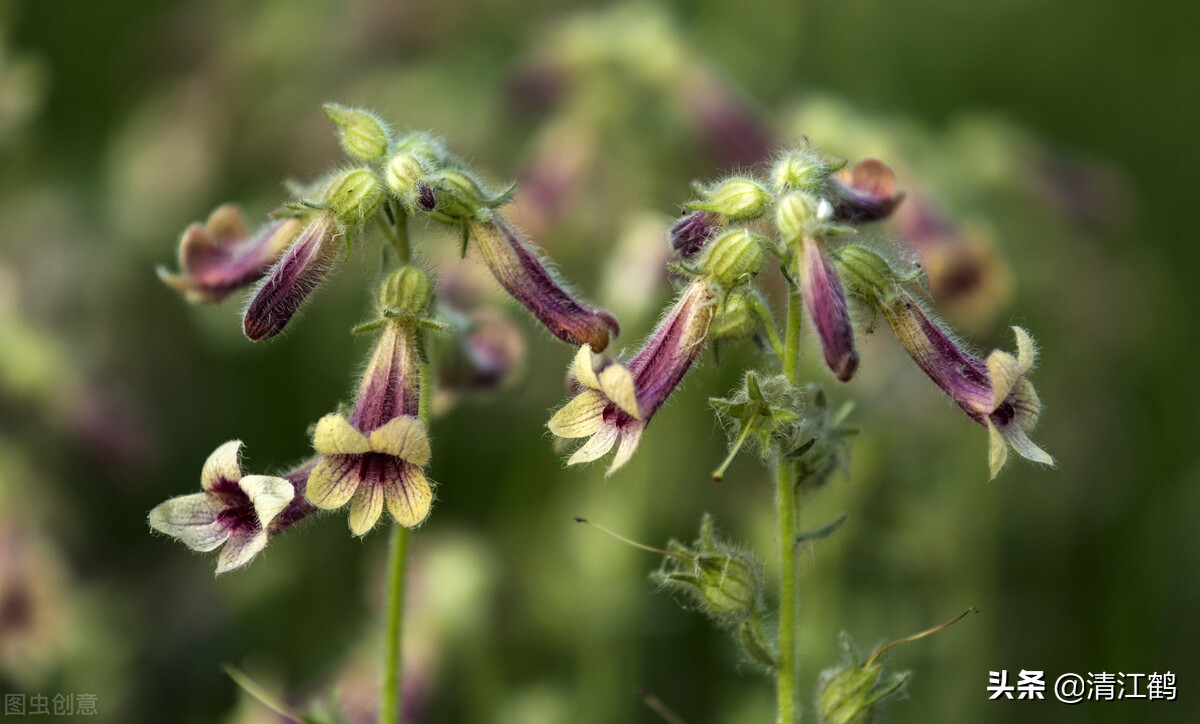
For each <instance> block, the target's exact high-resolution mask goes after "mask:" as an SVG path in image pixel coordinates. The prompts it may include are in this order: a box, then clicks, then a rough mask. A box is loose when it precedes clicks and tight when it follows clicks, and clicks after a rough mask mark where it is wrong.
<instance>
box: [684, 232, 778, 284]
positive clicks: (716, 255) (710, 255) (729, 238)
mask: <svg viewBox="0 0 1200 724" xmlns="http://www.w3.org/2000/svg"><path fill="white" fill-rule="evenodd" d="M764 243H766V240H765V239H763V238H762V237H761V236H759V235H757V234H754V233H752V232H750V231H747V230H746V229H732V230H730V231H727V232H725V233H724V234H722V235H721V236H719V237H717V238H716V239H715V240H714V241H712V242H710V243H709V246H708V250H707V251H706V252H705V253H704V256H703V257H702V258H701V259H700V263H699V265H698V266H699V269H700V271H701V273H702V274H704V275H706V276H708V277H709V278H711V279H712V280H713V281H715V282H716V283H717V284H719V285H721V286H722V287H725V288H726V289H729V288H732V287H736V286H739V285H741V284H745V283H747V282H748V281H750V279H752V278H753V277H754V276H756V275H757V274H758V272H759V270H760V269H762V263H763V244H764Z"/></svg>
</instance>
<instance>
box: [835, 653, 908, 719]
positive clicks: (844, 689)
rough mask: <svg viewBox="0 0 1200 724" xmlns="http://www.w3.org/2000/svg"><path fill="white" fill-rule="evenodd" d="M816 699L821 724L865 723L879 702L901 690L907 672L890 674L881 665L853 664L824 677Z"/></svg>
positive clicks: (906, 678) (905, 680) (906, 680)
mask: <svg viewBox="0 0 1200 724" xmlns="http://www.w3.org/2000/svg"><path fill="white" fill-rule="evenodd" d="M822 679H823V681H822V683H821V693H820V698H819V700H818V702H817V707H818V712H819V715H820V721H821V724H860V723H861V724H865V722H869V721H871V719H872V717H873V715H874V714H875V709H877V708H878V705H879V704H880V702H882V701H883V700H884V699H887V698H888V697H890V696H892V695H893V694H896V693H897V692H899V691H900V690H901V689H902V688H903V687H904V684H905V683H907V682H908V672H901V673H890V672H889V673H888V674H887V675H886V676H884V672H883V669H882V668H881V667H880V666H878V665H867V666H859V665H856V664H850V665H847V666H844V667H843V668H841V669H835V670H833V671H829V672H826V673H825V674H824V675H823V676H822Z"/></svg>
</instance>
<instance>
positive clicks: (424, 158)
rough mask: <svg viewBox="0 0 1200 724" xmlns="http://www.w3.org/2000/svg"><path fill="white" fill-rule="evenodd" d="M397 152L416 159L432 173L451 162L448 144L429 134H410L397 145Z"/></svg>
mask: <svg viewBox="0 0 1200 724" xmlns="http://www.w3.org/2000/svg"><path fill="white" fill-rule="evenodd" d="M396 151H398V152H400V153H407V154H409V155H410V156H413V157H415V158H416V159H417V160H418V161H420V162H421V165H422V166H424V167H425V168H427V169H429V170H431V171H435V170H437V169H440V168H442V167H443V166H445V165H446V163H447V162H448V161H449V160H450V152H449V151H448V150H446V144H444V143H442V141H441V139H439V138H435V137H433V136H431V135H429V134H428V133H410V134H408V135H407V136H405V137H404V138H401V139H400V140H399V141H398V142H397V143H396Z"/></svg>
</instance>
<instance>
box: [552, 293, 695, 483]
mask: <svg viewBox="0 0 1200 724" xmlns="http://www.w3.org/2000/svg"><path fill="white" fill-rule="evenodd" d="M718 302H719V293H718V290H717V289H716V288H715V287H714V286H713V285H712V283H711V282H710V281H709V280H707V279H705V278H699V279H696V280H695V281H693V282H692V283H691V284H689V285H688V287H687V288H686V289H684V291H683V293H682V294H680V295H679V299H678V301H676V302H675V306H674V307H673V308H672V309H671V311H670V312H668V313H667V316H666V317H664V318H663V320H662V321H661V322H660V323H659V324H658V327H657V328H656V329H655V330H654V332H653V333H652V334H651V335H650V338H649V339H648V340H646V343H645V345H643V346H642V349H641V350H640V351H638V353H637V354H636V355H635V356H634V357H633V359H631V360H630V361H629V363H628V364H624V365H623V364H618V363H615V362H614V363H610V364H608V365H607V366H604V367H603V368H601V369H600V370H599V372H598V373H597V370H596V369H595V368H594V367H593V363H592V350H591V349H590V348H589V347H587V346H586V345H585V346H583V347H581V348H580V350H579V353H578V354H577V355H576V356H575V364H574V373H575V380H576V382H578V384H579V386H580V387H581V388H582V391H581V392H580V393H579V394H578V395H576V396H575V398H574V399H572V400H571V401H570V402H568V403H567V404H566V405H564V406H563V407H562V408H561V409H560V410H559V411H558V412H556V413H555V414H554V416H553V417H552V418H550V422H549V423H547V427H549V428H550V432H552V433H554V434H555V435H557V436H558V437H560V438H565V439H577V438H588V439H587V441H586V442H584V443H583V445H581V446H580V447H579V448H578V449H576V450H575V452H574V453H573V454H572V455H571V457H570V458H569V459H568V460H567V464H568V465H575V464H578V463H586V462H591V461H593V460H597V459H599V458H601V457H603V456H604V455H606V454H607V453H608V452H609V450H611V449H612V447H613V445H615V444H617V439H618V438H619V439H620V441H621V442H620V445H619V446H618V447H617V454H616V456H615V457H614V458H613V461H612V465H610V466H609V469H608V474H609V475H611V474H612V473H614V472H616V471H617V470H618V469H619V468H621V467H622V466H623V465H625V463H627V462H628V461H629V458H630V457H632V456H633V453H634V451H635V450H636V449H637V445H638V441H639V440H640V439H641V435H642V430H644V429H645V427H646V425H647V424H649V422H650V418H651V417H653V416H654V413H655V412H657V411H658V409H659V408H660V407H662V405H663V403H664V402H666V401H667V398H668V397H669V396H670V395H671V393H672V392H673V391H674V390H675V388H676V387H677V386H678V385H679V382H680V381H681V380H682V379H683V377H684V375H685V374H687V371H688V370H689V369H690V368H691V366H692V364H693V363H694V362H695V361H696V358H697V357H699V355H700V351H701V350H702V349H703V348H704V342H705V339H706V338H707V337H708V330H709V326H710V325H711V324H712V319H713V315H714V313H715V312H716V309H717V306H718Z"/></svg>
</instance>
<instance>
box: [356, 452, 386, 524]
mask: <svg viewBox="0 0 1200 724" xmlns="http://www.w3.org/2000/svg"><path fill="white" fill-rule="evenodd" d="M389 467H390V466H389ZM385 484H386V483H385V481H384V480H382V479H376V480H368V481H365V482H364V484H363V485H360V486H358V492H356V493H355V494H354V498H353V499H351V501H350V532H351V533H353V534H354V535H357V536H364V535H366V534H367V533H369V532H371V529H372V528H374V527H375V523H377V522H378V521H379V516H380V514H381V513H383V491H384V485H385Z"/></svg>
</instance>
